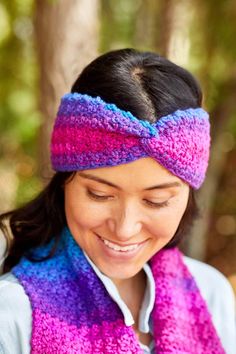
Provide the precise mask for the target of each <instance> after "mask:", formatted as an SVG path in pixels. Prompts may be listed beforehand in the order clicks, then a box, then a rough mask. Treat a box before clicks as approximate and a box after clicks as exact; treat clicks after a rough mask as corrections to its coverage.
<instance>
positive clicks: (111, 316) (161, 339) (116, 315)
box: [12, 227, 225, 354]
mask: <svg viewBox="0 0 236 354" xmlns="http://www.w3.org/2000/svg"><path fill="white" fill-rule="evenodd" d="M52 245H53V241H51V243H50V244H48V245H46V246H43V247H39V248H37V249H36V251H35V252H34V256H35V257H44V256H47V255H48V253H49V252H50V249H51V247H52ZM150 266H151V269H152V272H153V276H154V279H155V290H156V299H155V305H154V309H153V312H152V318H153V325H154V340H155V348H156V353H159V354H164V353H174V354H184V353H186V354H187V353H188V354H196V353H197V354H210V353H212V354H213V353H214V354H223V353H225V351H224V350H223V348H222V345H221V343H220V340H219V338H218V336H217V334H216V331H215V328H214V326H213V324H212V320H211V316H210V314H209V312H208V310H207V307H206V304H205V302H204V300H203V298H202V296H201V294H200V292H199V290H198V288H197V286H196V283H195V280H194V278H193V277H192V275H191V274H190V272H189V271H188V268H187V267H186V266H185V264H184V262H183V257H182V254H181V252H180V251H179V250H178V249H177V248H173V249H168V250H161V251H159V252H158V253H157V254H156V255H155V256H154V257H153V258H152V259H151V261H150ZM12 272H13V274H14V275H15V276H16V277H17V278H18V279H19V281H20V283H21V284H22V286H23V287H24V289H25V292H26V294H27V295H28V297H29V299H30V302H31V306H32V316H33V319H32V336H31V353H32V354H36V353H37V354H64V353H66V354H74V353H77V354H95V353H104V354H108V353H113V354H120V353H123V354H124V353H126V354H133V353H135V354H138V353H142V350H141V348H140V346H139V343H138V339H137V337H136V334H135V332H134V330H133V328H132V326H126V325H125V323H124V318H123V314H122V312H121V310H120V309H119V307H118V305H117V304H116V303H115V302H114V301H113V300H112V298H111V297H110V296H109V294H108V293H107V291H106V289H105V287H104V285H103V283H102V282H101V280H100V279H99V278H98V277H97V275H96V274H95V272H94V270H93V269H92V267H91V265H90V264H89V263H88V261H87V259H86V257H85V256H84V253H83V252H82V250H81V249H80V247H79V246H78V244H77V243H76V242H75V240H74V238H73V237H72V235H71V233H70V231H69V229H68V228H67V227H65V228H64V229H63V231H62V233H61V238H60V243H59V246H58V248H57V251H56V253H55V255H54V256H53V257H52V258H50V259H48V260H44V261H42V262H32V261H30V260H29V259H27V258H23V259H22V260H21V262H20V263H19V264H18V265H17V266H15V267H14V268H13V270H12Z"/></svg>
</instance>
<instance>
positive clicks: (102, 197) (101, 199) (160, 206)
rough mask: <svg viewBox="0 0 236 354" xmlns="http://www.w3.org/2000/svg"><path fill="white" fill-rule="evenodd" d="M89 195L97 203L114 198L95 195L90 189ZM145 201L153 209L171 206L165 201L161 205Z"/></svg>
mask: <svg viewBox="0 0 236 354" xmlns="http://www.w3.org/2000/svg"><path fill="white" fill-rule="evenodd" d="M87 195H88V196H89V197H90V198H91V199H95V200H97V201H106V200H109V199H111V198H112V196H110V195H98V194H95V193H93V192H91V191H90V190H89V189H88V190H87ZM144 201H145V202H146V203H147V204H148V206H150V207H152V208H163V207H166V206H168V205H169V201H168V200H165V201H164V202H161V203H154V202H151V201H150V200H147V199H145V200H144Z"/></svg>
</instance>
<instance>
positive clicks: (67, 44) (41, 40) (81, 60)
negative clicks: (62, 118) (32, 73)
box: [34, 0, 99, 179]
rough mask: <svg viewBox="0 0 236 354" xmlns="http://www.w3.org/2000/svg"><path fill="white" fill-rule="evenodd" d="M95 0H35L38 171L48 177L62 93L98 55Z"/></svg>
mask: <svg viewBox="0 0 236 354" xmlns="http://www.w3.org/2000/svg"><path fill="white" fill-rule="evenodd" d="M98 13H99V1H98V0H80V1H74V0H67V1H63V0H58V1H48V0H36V7H35V19H34V24H35V34H36V48H37V54H38V59H39V109H40V111H41V112H42V116H43V121H42V125H41V127H40V132H39V141H38V148H39V164H38V165H39V174H40V176H41V177H42V178H45V177H46V179H47V178H49V175H50V161H49V139H50V132H51V130H52V124H53V121H54V118H55V114H56V111H57V108H58V105H59V101H60V98H61V96H62V95H63V94H64V93H66V92H68V91H70V88H71V85H72V84H73V81H74V80H75V79H76V78H77V76H78V74H79V73H80V71H81V70H82V68H83V67H84V66H85V65H86V64H87V63H88V62H89V61H90V60H92V59H93V58H94V57H95V56H96V55H97V50H98V38H99V37H98V33H99V32H98V28H99V27H98V25H99V23H98Z"/></svg>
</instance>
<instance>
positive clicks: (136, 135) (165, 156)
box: [51, 93, 210, 189]
mask: <svg viewBox="0 0 236 354" xmlns="http://www.w3.org/2000/svg"><path fill="white" fill-rule="evenodd" d="M209 149H210V123H209V116H208V113H207V112H206V111H204V110H203V109H202V108H189V109H186V110H177V111H175V112H174V113H172V114H169V115H167V116H165V117H162V118H160V119H159V120H158V121H157V122H156V123H154V124H151V123H149V122H148V121H146V120H140V119H137V118H135V117H134V116H133V115H132V113H130V112H128V111H124V110H121V109H119V108H118V107H117V106H116V105H114V104H108V103H106V102H104V101H103V100H102V99H101V98H100V97H91V96H89V95H86V94H79V93H69V94H66V95H64V96H63V97H62V99H61V104H60V107H59V110H58V114H57V117H56V121H55V124H54V128H53V132H52V139H51V162H52V166H53V169H54V170H55V171H76V170H85V169H93V168H98V167H108V166H116V165H120V164H124V163H128V162H132V161H135V160H137V159H139V158H142V157H152V158H153V159H155V160H156V161H157V162H158V163H160V164H161V165H162V166H164V167H165V168H166V169H167V170H169V171H170V172H172V173H173V174H174V175H176V176H177V177H179V178H181V179H182V180H184V181H185V182H187V183H188V184H189V185H191V186H192V187H193V188H195V189H198V188H199V187H200V186H201V184H202V183H203V181H204V178H205V173H206V169H207V165H208V159H209Z"/></svg>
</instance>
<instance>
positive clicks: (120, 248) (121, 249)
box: [96, 234, 145, 252]
mask: <svg viewBox="0 0 236 354" xmlns="http://www.w3.org/2000/svg"><path fill="white" fill-rule="evenodd" d="M96 235H97V234H96ZM97 236H98V237H99V238H100V240H101V241H102V242H103V243H104V244H105V245H106V246H107V247H108V248H110V249H112V250H114V251H118V252H130V251H134V250H136V249H137V248H138V247H139V246H141V245H142V244H143V243H144V242H145V241H143V242H140V243H135V244H132V245H128V246H120V245H118V244H117V243H113V242H111V241H108V240H106V239H104V238H102V237H101V236H99V235H97Z"/></svg>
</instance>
